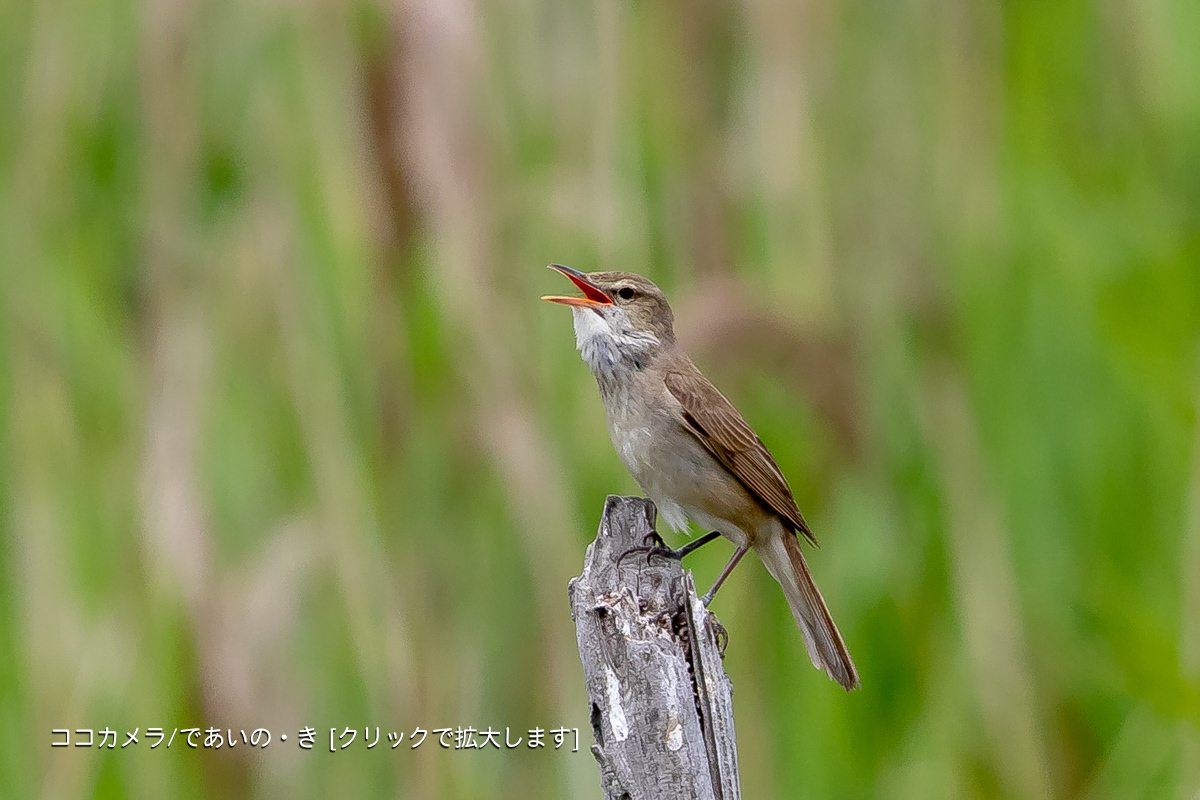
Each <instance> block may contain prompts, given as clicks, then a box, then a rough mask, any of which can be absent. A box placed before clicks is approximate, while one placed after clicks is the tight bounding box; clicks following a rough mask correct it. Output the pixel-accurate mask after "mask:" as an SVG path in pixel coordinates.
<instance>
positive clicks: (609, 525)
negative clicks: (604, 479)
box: [568, 495, 741, 800]
mask: <svg viewBox="0 0 1200 800" xmlns="http://www.w3.org/2000/svg"><path fill="white" fill-rule="evenodd" d="M656 514H657V511H656V509H655V507H654V504H653V503H652V502H650V501H649V500H647V499H644V498H640V497H616V496H611V495H610V496H609V498H608V499H607V501H606V502H605V504H604V516H603V518H602V519H601V521H600V531H599V533H598V534H597V536H596V540H595V541H594V542H592V543H591V544H590V545H588V549H587V554H586V556H585V557H584V565H583V574H582V575H580V576H579V577H577V578H573V579H572V580H571V583H570V586H569V588H568V591H569V594H570V598H571V617H572V619H574V620H575V627H576V634H577V638H578V641H579V657H580V659H581V660H582V661H583V673H584V679H585V682H586V684H587V693H588V699H589V701H590V703H591V723H592V736H593V739H594V741H595V743H594V744H593V745H592V754H593V755H595V757H596V761H597V762H598V763H599V765H600V781H601V785H602V786H603V788H604V795H605V798H606V800H675V798H679V799H680V800H682V798H689V800H691V799H692V798H695V799H696V800H738V799H739V798H740V797H741V789H740V785H739V782H738V766H737V740H736V736H735V733H734V727H733V700H732V696H731V693H732V691H733V687H732V684H731V683H730V681H729V676H728V675H726V674H725V668H724V666H723V665H722V663H721V662H722V657H721V650H722V646H721V645H720V644H718V639H719V638H724V635H725V631H724V628H722V627H721V624H720V622H718V621H717V619H716V617H715V616H713V615H712V614H711V613H710V612H709V611H708V609H707V608H705V607H704V604H703V603H701V602H700V598H699V597H698V596H697V595H696V587H695V584H694V583H693V581H692V574H691V573H690V572H688V573H686V574H685V573H684V571H683V567H682V565H681V564H680V563H679V562H678V561H675V560H672V559H667V558H663V557H659V556H652V557H651V558H650V560H649V563H647V559H646V556H645V555H644V554H631V555H629V556H627V557H626V558H625V559H624V560H622V561H621V563H620V564H619V565H618V564H617V557H618V556H620V555H621V554H622V553H624V552H625V551H626V550H628V549H629V548H631V547H637V546H640V545H642V544H643V543H644V541H643V540H644V539H645V537H646V536H647V535H648V534H650V533H651V532H653V531H654V519H655V516H656Z"/></svg>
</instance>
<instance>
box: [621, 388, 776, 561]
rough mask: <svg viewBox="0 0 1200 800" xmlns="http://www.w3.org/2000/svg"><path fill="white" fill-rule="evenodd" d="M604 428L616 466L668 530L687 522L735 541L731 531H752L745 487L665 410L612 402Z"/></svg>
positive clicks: (753, 514)
mask: <svg viewBox="0 0 1200 800" xmlns="http://www.w3.org/2000/svg"><path fill="white" fill-rule="evenodd" d="M608 426H609V433H610V435H611V437H612V442H613V447H614V448H615V449H616V451H617V456H618V458H620V459H621V463H623V464H624V465H625V468H626V469H627V470H629V474H630V475H632V476H633V479H634V480H635V481H637V483H638V485H639V486H640V487H642V491H644V492H645V493H646V494H647V496H649V497H650V499H651V500H653V501H654V503H655V505H657V506H658V510H659V513H660V514H661V515H662V517H663V519H664V520H665V521H666V522H667V524H668V525H670V526H671V527H672V528H674V529H676V530H685V529H686V528H687V526H688V519H689V518H691V519H693V520H695V521H696V522H697V523H699V524H700V525H702V526H705V527H708V528H710V529H714V530H721V531H722V532H723V533H726V534H727V535H730V536H731V538H735V540H736V539H737V538H738V537H737V536H736V534H735V533H734V529H735V528H736V529H743V526H749V528H753V526H754V525H755V524H757V518H758V517H760V516H762V507H761V505H760V504H759V503H758V502H757V501H755V500H754V498H753V497H752V496H751V495H750V494H749V493H748V492H747V491H746V489H745V487H743V486H742V484H741V483H740V482H739V481H738V480H737V479H736V478H734V477H733V475H732V474H730V473H729V472H728V471H727V470H726V469H725V468H724V467H723V466H721V465H720V463H719V462H717V460H716V459H715V458H713V456H712V454H711V453H709V452H708V450H706V449H705V448H704V445H702V444H701V443H700V441H699V440H697V439H696V437H695V436H693V435H692V434H690V433H689V432H688V431H687V430H685V429H684V428H683V426H682V425H681V424H680V423H679V421H678V420H676V419H675V417H674V416H673V415H671V414H670V413H669V412H668V411H667V410H666V409H661V410H659V409H656V408H655V407H653V406H639V405H638V404H636V403H628V404H623V403H614V404H611V405H609V407H608ZM722 521H724V522H722ZM726 523H727V524H726Z"/></svg>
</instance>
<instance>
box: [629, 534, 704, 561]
mask: <svg viewBox="0 0 1200 800" xmlns="http://www.w3.org/2000/svg"><path fill="white" fill-rule="evenodd" d="M720 535H721V534H720V533H719V532H718V531H713V532H712V533H706V534H704V535H703V536H701V537H700V538H699V539H696V540H695V541H691V542H688V543H687V544H685V545H684V546H683V547H681V548H679V549H678V550H672V549H671V548H669V547H667V546H666V545H665V544H663V540H662V539H660V538H659V536H658V532H657V531H654V532H651V533H648V534H646V537H645V538H644V539H643V540H642V541H644V542H646V541H657V542H658V544H646V545H642V546H641V547H631V548H629V549H628V550H626V551H625V552H624V553H621V555H619V556H617V563H618V564H620V563H621V560H622V559H624V558H625V556H627V555H629V554H630V553H645V554H646V563H647V564H649V563H650V556H662V557H663V558H671V559H674V560H676V561H681V560H682V559H683V557H684V556H686V555H687V554H688V553H691V552H692V551H694V550H698V549H699V548H701V547H703V546H704V545H706V544H708V543H709V542H711V541H712V540H713V539H716V538H717V537H718V536H720Z"/></svg>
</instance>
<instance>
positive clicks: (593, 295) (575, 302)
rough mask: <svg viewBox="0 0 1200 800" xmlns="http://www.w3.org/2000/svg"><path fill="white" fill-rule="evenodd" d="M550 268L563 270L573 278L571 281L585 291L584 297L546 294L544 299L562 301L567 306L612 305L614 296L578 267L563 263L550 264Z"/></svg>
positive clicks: (558, 270)
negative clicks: (590, 279) (606, 292)
mask: <svg viewBox="0 0 1200 800" xmlns="http://www.w3.org/2000/svg"><path fill="white" fill-rule="evenodd" d="M548 266H549V268H550V269H552V270H556V271H557V272H561V273H562V274H563V275H566V276H567V277H568V278H570V279H571V283H573V284H575V285H576V286H578V287H579V291H581V292H583V294H584V296H583V297H560V296H558V295H546V296H545V297H543V298H542V299H543V300H549V301H550V302H551V303H562V304H563V305H567V306H583V307H585V308H586V307H595V306H611V305H612V298H611V297H609V296H608V295H607V294H605V293H604V292H603V291H601V290H600V289H598V288H597V287H596V286H594V285H593V284H592V283H591V282H590V281H589V280H588V279H587V276H586V275H584V274H583V273H582V272H580V271H579V270H577V269H571V268H570V267H564V266H562V265H561V264H550V265H548Z"/></svg>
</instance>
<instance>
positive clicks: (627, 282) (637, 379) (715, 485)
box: [542, 264, 859, 690]
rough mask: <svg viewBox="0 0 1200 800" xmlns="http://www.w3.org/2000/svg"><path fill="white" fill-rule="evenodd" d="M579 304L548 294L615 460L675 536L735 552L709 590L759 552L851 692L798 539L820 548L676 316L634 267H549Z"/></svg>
mask: <svg viewBox="0 0 1200 800" xmlns="http://www.w3.org/2000/svg"><path fill="white" fill-rule="evenodd" d="M550 268H551V269H555V270H557V271H559V272H561V273H562V274H563V275H566V276H567V277H568V278H570V279H571V281H572V282H573V283H574V284H575V285H576V286H577V287H579V289H580V290H581V291H582V292H583V297H558V296H548V297H543V298H542V299H543V300H549V301H551V302H554V303H563V304H565V305H569V306H571V307H572V312H573V316H574V322H575V341H576V345H577V346H578V348H579V351H580V353H581V355H582V356H583V360H584V361H585V362H587V365H588V367H590V368H591V371H592V374H593V375H595V377H596V382H597V384H599V386H600V397H601V399H602V400H603V401H604V408H605V411H606V412H607V416H608V430H609V434H610V436H611V437H612V442H613V446H614V447H615V448H616V450H617V455H618V456H619V457H620V459H621V461H622V463H624V464H625V467H626V468H627V469H628V470H629V472H630V474H631V475H633V478H634V480H636V481H637V483H638V485H639V486H641V487H642V490H643V491H645V492H646V494H647V495H648V496H649V497H650V499H651V500H653V501H654V503H655V505H657V506H658V510H659V513H660V514H661V515H662V518H663V519H664V520H666V521H667V524H668V525H670V526H671V527H672V528H674V529H675V530H677V531H681V532H685V531H687V529H688V520H689V519H691V520H694V521H695V522H696V523H698V524H699V525H701V526H702V527H704V528H707V529H709V530H710V531H712V533H709V534H707V535H706V536H703V537H701V538H699V539H697V540H695V541H693V542H691V543H690V544H688V545H686V546H685V547H682V548H680V549H679V550H674V551H672V550H666V549H664V548H653V551H654V552H659V553H663V554H669V555H672V556H674V557H677V558H681V557H682V556H684V555H686V554H687V553H689V552H691V551H693V550H695V549H696V548H697V547H699V546H701V545H703V544H706V543H707V542H710V541H712V540H713V539H715V538H716V537H717V536H718V535H722V536H725V537H726V538H727V539H729V540H730V541H732V542H733V543H734V544H735V545H736V546H737V550H736V551H735V552H734V554H733V557H732V558H730V559H729V563H728V564H727V565H726V566H725V569H724V570H722V572H721V575H720V576H719V577H718V578H717V580H716V582H715V583H714V584H713V586H712V588H711V589H709V590H708V592H706V593H705V595H704V598H703V600H704V603H705V605H707V604H708V603H709V602H711V601H712V598H713V597H714V596H715V595H716V593H717V590H718V589H719V588H720V587H721V584H722V583H724V581H725V579H726V578H727V577H728V576H729V573H730V572H732V571H733V568H734V567H735V566H736V565H737V563H738V562H739V561H740V560H741V559H742V556H744V555H745V554H746V552H747V551H748V550H749V549H750V548H754V550H755V552H757V553H758V556H759V558H760V559H762V562H763V564H764V565H765V566H766V568H767V571H768V572H769V573H771V576H772V577H773V578H775V580H776V581H778V582H779V585H780V586H781V587H782V588H783V594H784V596H785V597H786V598H787V602H788V606H789V607H790V608H791V610H792V616H793V617H795V619H796V624H797V625H798V626H799V627H800V632H801V633H802V634H803V635H804V646H805V648H806V649H807V650H808V657H809V658H810V659H812V663H813V666H815V667H817V668H818V669H823V670H825V672H826V673H828V674H829V677H830V678H832V679H833V680H835V681H837V682H838V683H840V684H841V685H842V686H843V687H845V688H846V689H847V690H849V689H855V688H858V686H859V681H858V671H857V670H856V669H855V668H854V661H853V660H851V658H850V653H849V651H847V649H846V644H845V642H843V641H842V636H841V634H840V633H839V632H838V629H837V626H836V625H834V624H833V618H832V617H831V616H830V615H829V608H828V607H827V606H826V605H825V600H824V598H822V597H821V592H820V591H818V590H817V585H816V584H815V583H814V582H813V578H812V574H811V573H810V572H809V571H808V564H807V563H805V560H804V553H803V552H802V551H801V549H800V542H799V539H798V537H797V534H803V535H804V536H805V538H807V539H808V540H809V541H811V542H812V543H813V544H816V539H815V538H813V535H812V532H811V531H810V530H809V528H808V524H807V523H805V521H804V517H803V516H802V515H801V514H800V509H799V508H797V507H796V501H795V499H794V498H793V497H792V490H791V489H790V488H789V487H788V483H787V479H785V478H784V477H783V473H782V472H780V470H779V467H778V465H776V463H775V459H773V458H772V457H771V454H770V453H769V452H767V448H766V447H765V446H764V445H763V443H762V441H761V440H760V439H759V438H758V436H757V435H756V434H755V433H754V430H753V429H752V428H751V427H750V426H749V425H748V424H747V423H746V420H744V419H743V418H742V415H741V414H739V413H738V410H737V409H736V408H734V407H733V404H732V403H730V402H729V401H728V400H727V399H725V396H724V395H722V394H721V393H720V392H719V391H717V388H716V387H715V386H713V385H712V384H711V383H709V381H708V379H707V378H705V377H704V376H703V375H702V374H701V373H700V370H699V369H697V368H696V365H695V364H693V363H692V360H691V359H690V358H688V356H687V354H686V353H684V352H683V350H682V349H680V347H679V345H678V344H677V343H676V341H675V330H674V321H675V318H674V315H673V314H672V313H671V307H670V306H669V305H667V299H666V297H665V296H664V295H663V293H662V290H660V289H659V288H658V287H657V286H655V285H654V284H653V283H651V282H650V281H648V280H647V279H645V278H643V277H642V276H640V275H635V274H633V273H632V272H592V273H587V274H585V273H582V272H579V271H578V270H574V269H571V268H569V267H563V266H559V265H557V264H551V265H550Z"/></svg>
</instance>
